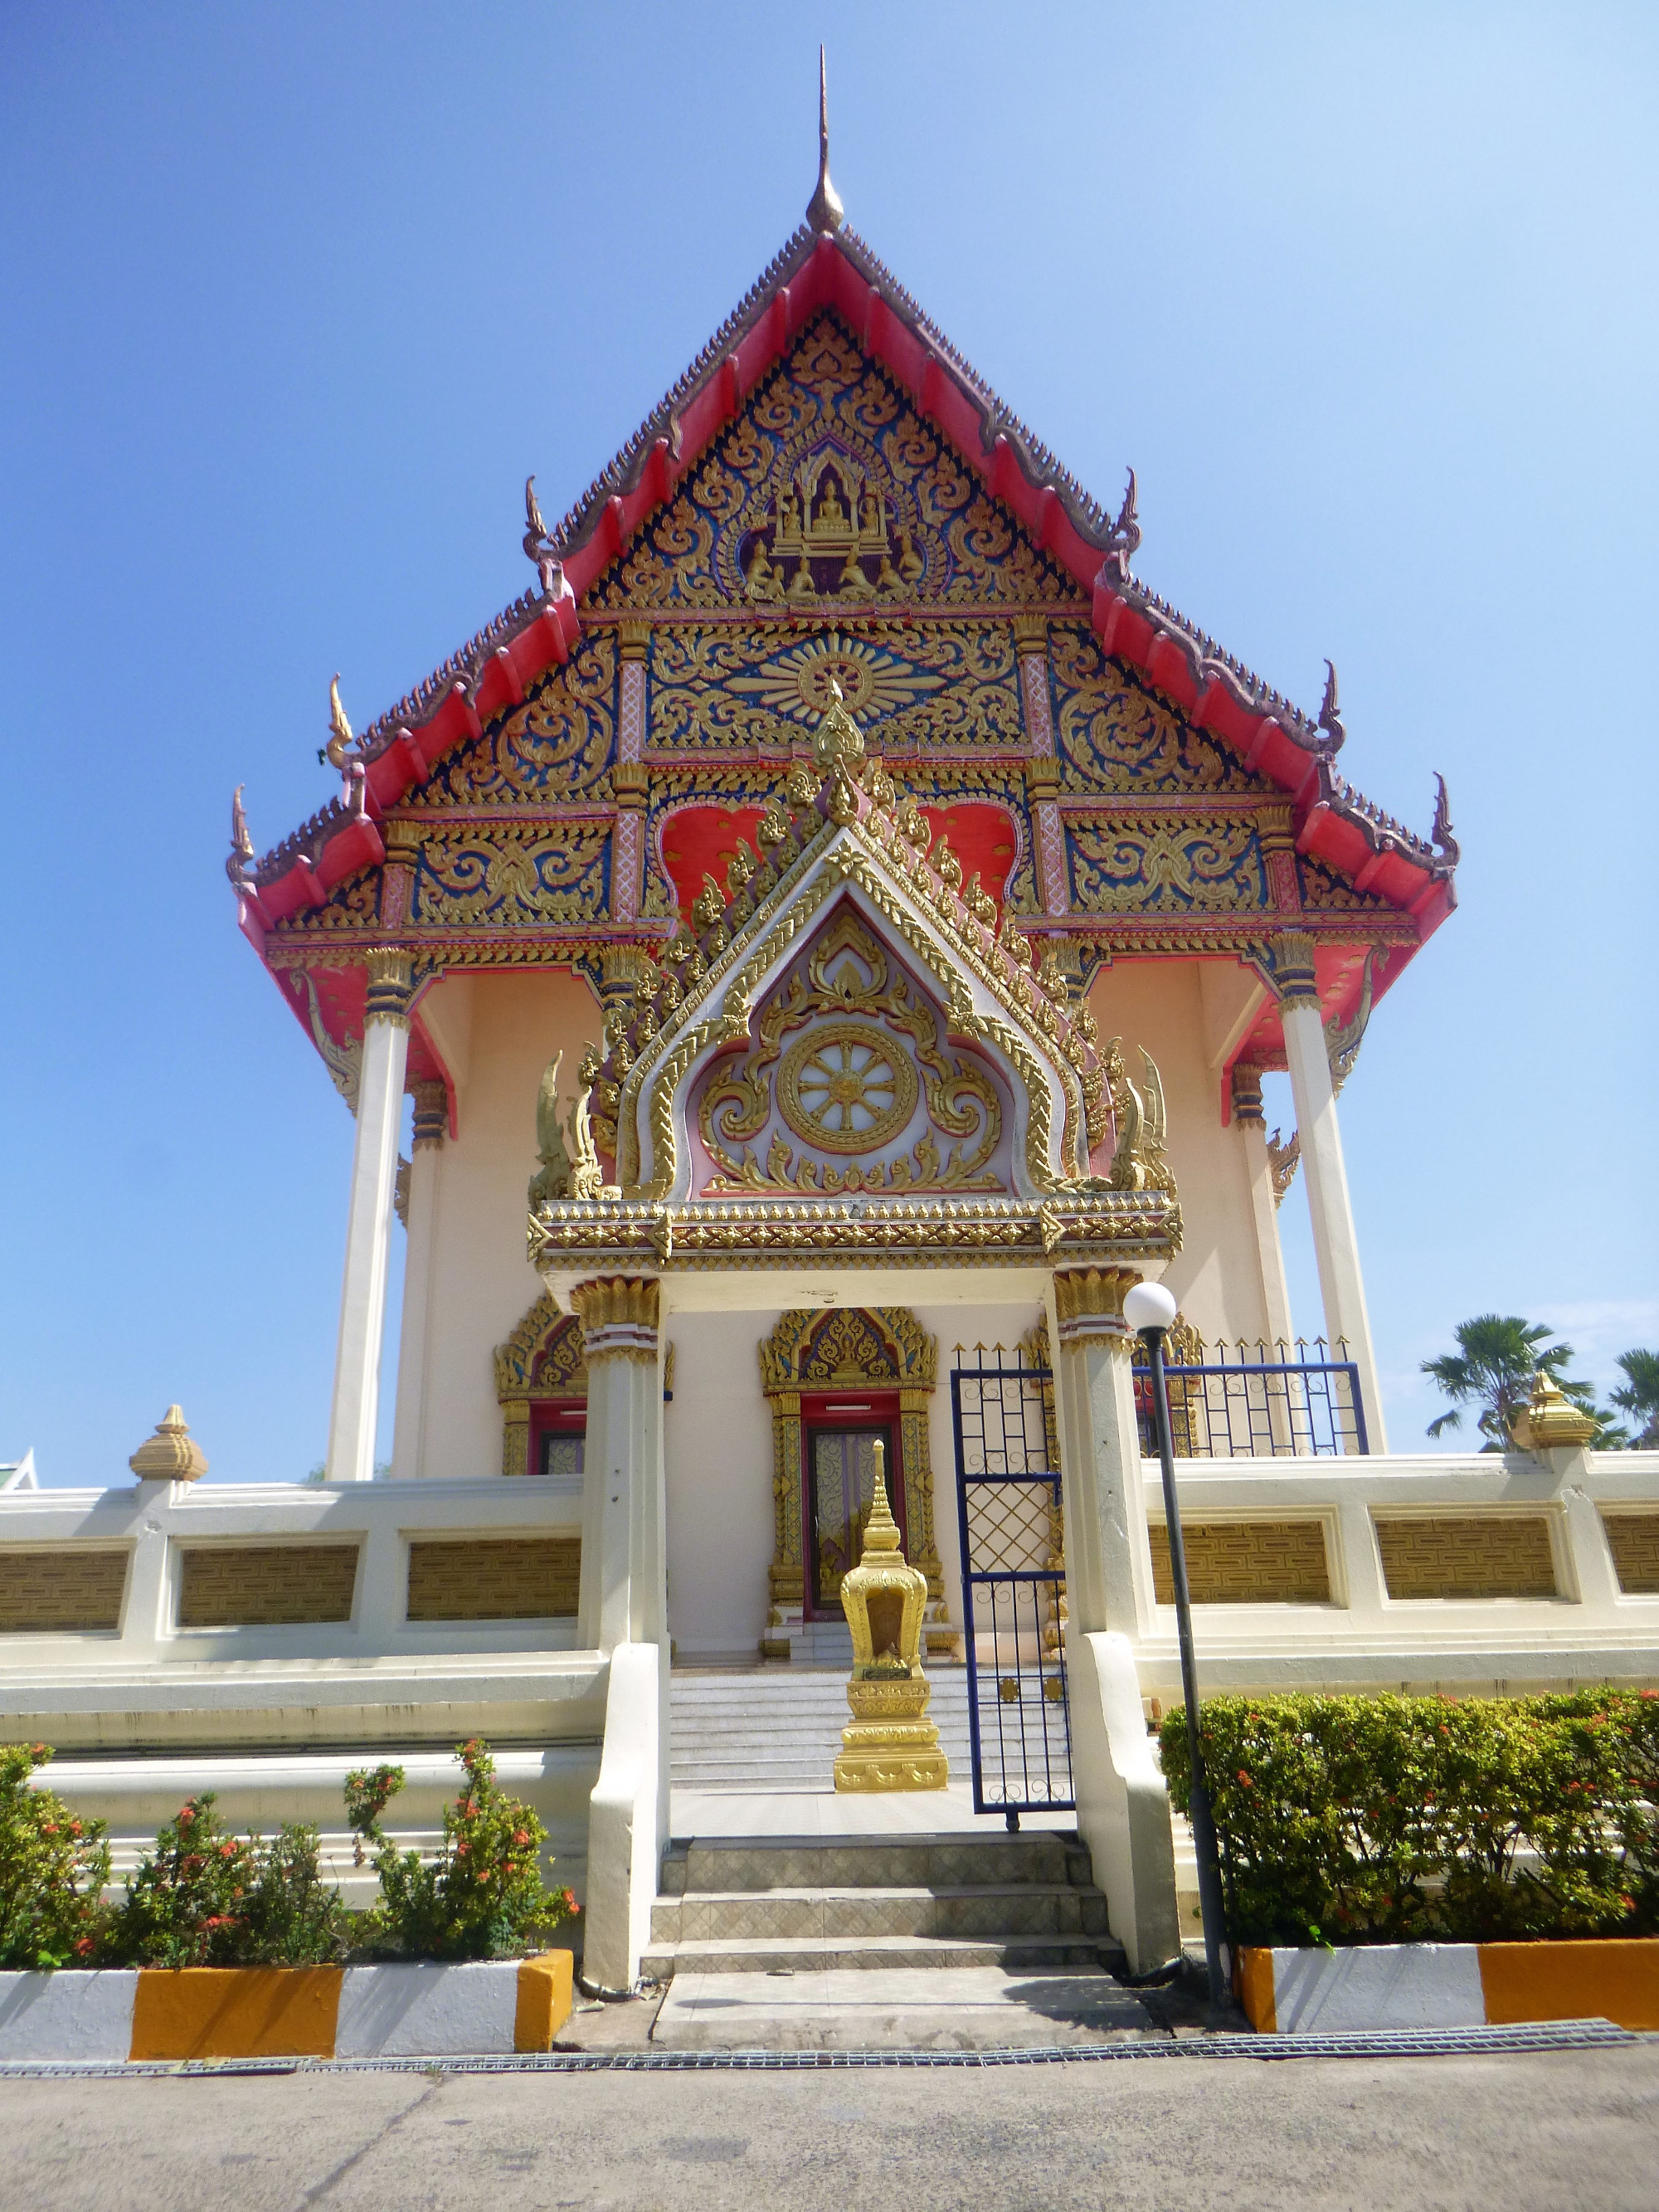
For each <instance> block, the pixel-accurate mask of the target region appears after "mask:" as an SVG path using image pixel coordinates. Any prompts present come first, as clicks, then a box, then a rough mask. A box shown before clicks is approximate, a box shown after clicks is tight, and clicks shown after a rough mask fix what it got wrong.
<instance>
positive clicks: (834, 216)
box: [806, 46, 847, 231]
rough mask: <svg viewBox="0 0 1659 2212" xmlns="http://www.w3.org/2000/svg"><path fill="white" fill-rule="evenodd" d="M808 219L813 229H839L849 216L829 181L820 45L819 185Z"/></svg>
mask: <svg viewBox="0 0 1659 2212" xmlns="http://www.w3.org/2000/svg"><path fill="white" fill-rule="evenodd" d="M806 220H807V221H808V222H810V223H811V226H812V228H813V229H814V230H820V231H829V230H839V229H840V228H841V227H842V223H844V222H846V220H847V210H846V209H845V208H844V207H843V206H842V204H841V194H840V193H839V192H838V191H836V188H835V186H834V185H832V184H831V183H830V181H829V72H828V70H827V68H826V66H825V63H824V58H823V47H822V46H820V47H819V48H818V188H817V191H815V192H814V193H813V195H812V197H811V201H810V202H809V204H808V205H807V210H806Z"/></svg>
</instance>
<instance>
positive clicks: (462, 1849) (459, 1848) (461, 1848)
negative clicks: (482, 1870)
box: [455, 1843, 472, 1859]
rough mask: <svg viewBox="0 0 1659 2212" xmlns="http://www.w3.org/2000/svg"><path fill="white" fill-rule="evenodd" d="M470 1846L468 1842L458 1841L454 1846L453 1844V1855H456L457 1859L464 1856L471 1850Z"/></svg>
mask: <svg viewBox="0 0 1659 2212" xmlns="http://www.w3.org/2000/svg"><path fill="white" fill-rule="evenodd" d="M471 1848H472V1846H471V1844H468V1843H459V1844H456V1846H455V1856H456V1857H457V1858H458V1859H464V1858H465V1857H466V1855H467V1853H468V1852H469V1851H470V1850H471Z"/></svg>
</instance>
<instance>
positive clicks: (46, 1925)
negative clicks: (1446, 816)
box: [0, 1743, 109, 1972]
mask: <svg viewBox="0 0 1659 2212" xmlns="http://www.w3.org/2000/svg"><path fill="white" fill-rule="evenodd" d="M51 1757H52V1753H51V1750H50V1749H49V1747H47V1746H46V1744H44V1743H10V1744H0V1970H9V1971H14V1972H15V1971H17V1970H19V1969H23V1970H28V1969H33V1968H45V1967H52V1966H74V1965H75V1964H76V1962H77V1961H78V1960H86V1959H88V1958H89V1957H90V1956H91V1954H93V1952H94V1951H95V1949H96V1948H97V1946H98V1941H99V1935H100V1929H101V1927H102V1924H103V1922H104V1918H105V1913H104V1909H103V1906H102V1905H101V1904H100V1901H99V1900H100V1894H101V1892H102V1890H103V1887H104V1884H105V1883H106V1881H108V1880H109V1845H108V1844H107V1843H106V1841H105V1840H104V1824H103V1822H102V1821H101V1820H77V1819H76V1816H75V1814H72V1813H71V1812H70V1809H69V1808H68V1806H67V1805H65V1804H64V1801H63V1799H62V1798H61V1797H58V1796H54V1795H53V1794H52V1791H51V1790H36V1789H34V1788H33V1787H32V1786H31V1785H30V1782H29V1777H30V1775H31V1774H32V1773H33V1771H34V1770H35V1768H36V1767H37V1766H44V1765H46V1762H47V1760H48V1759H50V1758H51Z"/></svg>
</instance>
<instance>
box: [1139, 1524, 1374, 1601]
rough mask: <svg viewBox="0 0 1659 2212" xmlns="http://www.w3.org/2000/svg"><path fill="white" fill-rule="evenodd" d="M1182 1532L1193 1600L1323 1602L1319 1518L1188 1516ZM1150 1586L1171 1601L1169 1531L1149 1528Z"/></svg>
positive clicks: (1326, 1589)
mask: <svg viewBox="0 0 1659 2212" xmlns="http://www.w3.org/2000/svg"><path fill="white" fill-rule="evenodd" d="M1181 1533H1182V1541H1183V1543H1184V1547H1185V1549H1186V1553H1187V1587H1188V1590H1189V1591H1190V1593H1191V1595H1192V1601H1193V1603H1194V1605H1328V1604H1329V1603H1330V1601H1331V1576H1330V1568H1329V1566H1328V1564H1327V1561H1326V1558H1325V1528H1324V1524H1323V1522H1319V1521H1188V1520H1186V1519H1184V1518H1183V1519H1182V1524H1181ZM1152 1589H1153V1591H1154V1593H1155V1594H1156V1595H1157V1598H1158V1603H1159V1604H1160V1605H1173V1604H1174V1603H1175V1582H1174V1579H1173V1577H1171V1575H1170V1532H1169V1530H1168V1529H1167V1528H1164V1525H1163V1523H1162V1522H1153V1523H1152Z"/></svg>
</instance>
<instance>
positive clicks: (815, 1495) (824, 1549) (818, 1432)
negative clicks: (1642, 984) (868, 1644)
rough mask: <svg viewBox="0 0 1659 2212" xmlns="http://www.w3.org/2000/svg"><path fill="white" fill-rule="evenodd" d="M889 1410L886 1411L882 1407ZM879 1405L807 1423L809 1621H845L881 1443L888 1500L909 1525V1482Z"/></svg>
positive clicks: (827, 1412) (832, 1411) (832, 1412)
mask: <svg viewBox="0 0 1659 2212" xmlns="http://www.w3.org/2000/svg"><path fill="white" fill-rule="evenodd" d="M881 1410H883V1411H884V1410H885V1409H884V1408H883V1409H881ZM876 1411H877V1408H876V1407H875V1406H874V1405H873V1404H872V1405H869V1406H860V1408H859V1412H860V1414H861V1415H862V1416H863V1418H862V1419H860V1420H859V1422H858V1425H856V1426H854V1425H852V1415H851V1413H850V1411H849V1412H848V1413H840V1414H838V1412H837V1409H836V1408H835V1407H826V1408H825V1409H824V1412H823V1415H822V1417H821V1418H820V1419H816V1420H815V1419H812V1417H811V1415H810V1414H808V1415H806V1416H805V1419H804V1421H803V1429H804V1436H803V1439H802V1441H803V1443H804V1445H805V1456H806V1553H807V1556H806V1590H805V1597H806V1605H805V1613H806V1618H807V1619H808V1620H844V1619H845V1618H846V1615H845V1613H843V1611H842V1602H841V1584H842V1577H843V1576H844V1575H845V1574H846V1573H847V1572H848V1569H849V1568H852V1567H855V1566H856V1565H858V1563H859V1560H860V1558H861V1557H862V1556H863V1552H864V1530H865V1524H866V1522H868V1520H869V1518H870V1508H871V1506H872V1504H873V1503H874V1501H875V1495H876V1446H877V1445H878V1444H880V1446H881V1447H882V1457H883V1460H884V1465H885V1469H886V1482H887V1502H888V1504H889V1505H890V1507H891V1509H892V1512H893V1518H894V1519H895V1520H896V1522H898V1523H899V1526H900V1528H901V1529H902V1528H903V1525H904V1523H903V1512H904V1504H903V1496H902V1492H903V1485H902V1483H901V1482H900V1481H899V1480H897V1475H898V1468H897V1464H896V1460H895V1458H894V1454H893V1424H892V1423H891V1422H890V1421H884V1420H880V1419H872V1418H871V1416H872V1414H874V1413H876Z"/></svg>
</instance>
